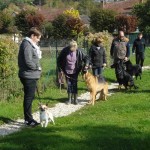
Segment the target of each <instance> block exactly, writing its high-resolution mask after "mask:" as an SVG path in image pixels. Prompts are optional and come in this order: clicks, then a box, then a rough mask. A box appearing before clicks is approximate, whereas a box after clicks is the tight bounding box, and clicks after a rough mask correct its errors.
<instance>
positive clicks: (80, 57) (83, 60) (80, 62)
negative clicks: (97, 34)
mask: <svg viewBox="0 0 150 150" xmlns="http://www.w3.org/2000/svg"><path fill="white" fill-rule="evenodd" d="M69 51H70V48H69V46H68V47H65V48H64V49H63V50H62V51H61V52H60V54H59V56H58V58H57V67H58V71H61V70H62V71H63V72H64V73H66V71H65V67H66V62H67V61H66V57H67V55H68V54H69ZM76 55H77V61H76V69H77V73H79V72H80V71H81V69H82V67H83V66H84V65H87V66H88V65H89V58H88V56H86V55H85V54H84V53H83V52H82V51H81V50H80V49H77V51H76Z"/></svg>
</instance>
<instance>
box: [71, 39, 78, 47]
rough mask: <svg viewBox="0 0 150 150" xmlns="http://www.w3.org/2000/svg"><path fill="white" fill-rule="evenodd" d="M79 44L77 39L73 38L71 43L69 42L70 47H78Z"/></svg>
mask: <svg viewBox="0 0 150 150" xmlns="http://www.w3.org/2000/svg"><path fill="white" fill-rule="evenodd" d="M77 46H78V44H77V42H76V41H74V40H72V41H71V42H70V43H69V47H77Z"/></svg>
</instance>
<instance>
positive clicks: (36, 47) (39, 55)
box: [25, 37, 42, 59]
mask: <svg viewBox="0 0 150 150" xmlns="http://www.w3.org/2000/svg"><path fill="white" fill-rule="evenodd" d="M25 39H26V40H27V41H29V42H30V43H31V44H32V46H33V47H34V48H35V50H36V52H37V55H38V58H39V59H41V58H42V51H41V50H40V47H39V46H38V45H36V44H35V43H34V42H33V41H32V40H31V39H30V38H29V37H26V38H25Z"/></svg>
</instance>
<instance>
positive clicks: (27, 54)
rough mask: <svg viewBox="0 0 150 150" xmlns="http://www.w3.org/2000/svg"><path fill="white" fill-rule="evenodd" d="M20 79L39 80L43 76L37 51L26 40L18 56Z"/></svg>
mask: <svg viewBox="0 0 150 150" xmlns="http://www.w3.org/2000/svg"><path fill="white" fill-rule="evenodd" d="M18 66H19V77H20V78H25V79H39V78H40V75H41V71H40V70H41V69H40V63H39V58H38V55H37V52H36V49H35V48H34V47H33V46H32V44H31V43H30V42H29V41H28V40H26V39H24V40H23V41H22V43H21V45H20V49H19V54H18Z"/></svg>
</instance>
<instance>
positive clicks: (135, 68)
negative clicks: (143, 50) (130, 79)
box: [125, 60, 142, 79]
mask: <svg viewBox="0 0 150 150" xmlns="http://www.w3.org/2000/svg"><path fill="white" fill-rule="evenodd" d="M125 66H126V72H128V73H129V74H130V75H131V76H135V77H136V79H137V78H138V76H139V77H140V79H141V75H142V67H141V66H140V65H138V64H137V65H133V64H132V63H131V61H130V60H128V61H126V62H125Z"/></svg>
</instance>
